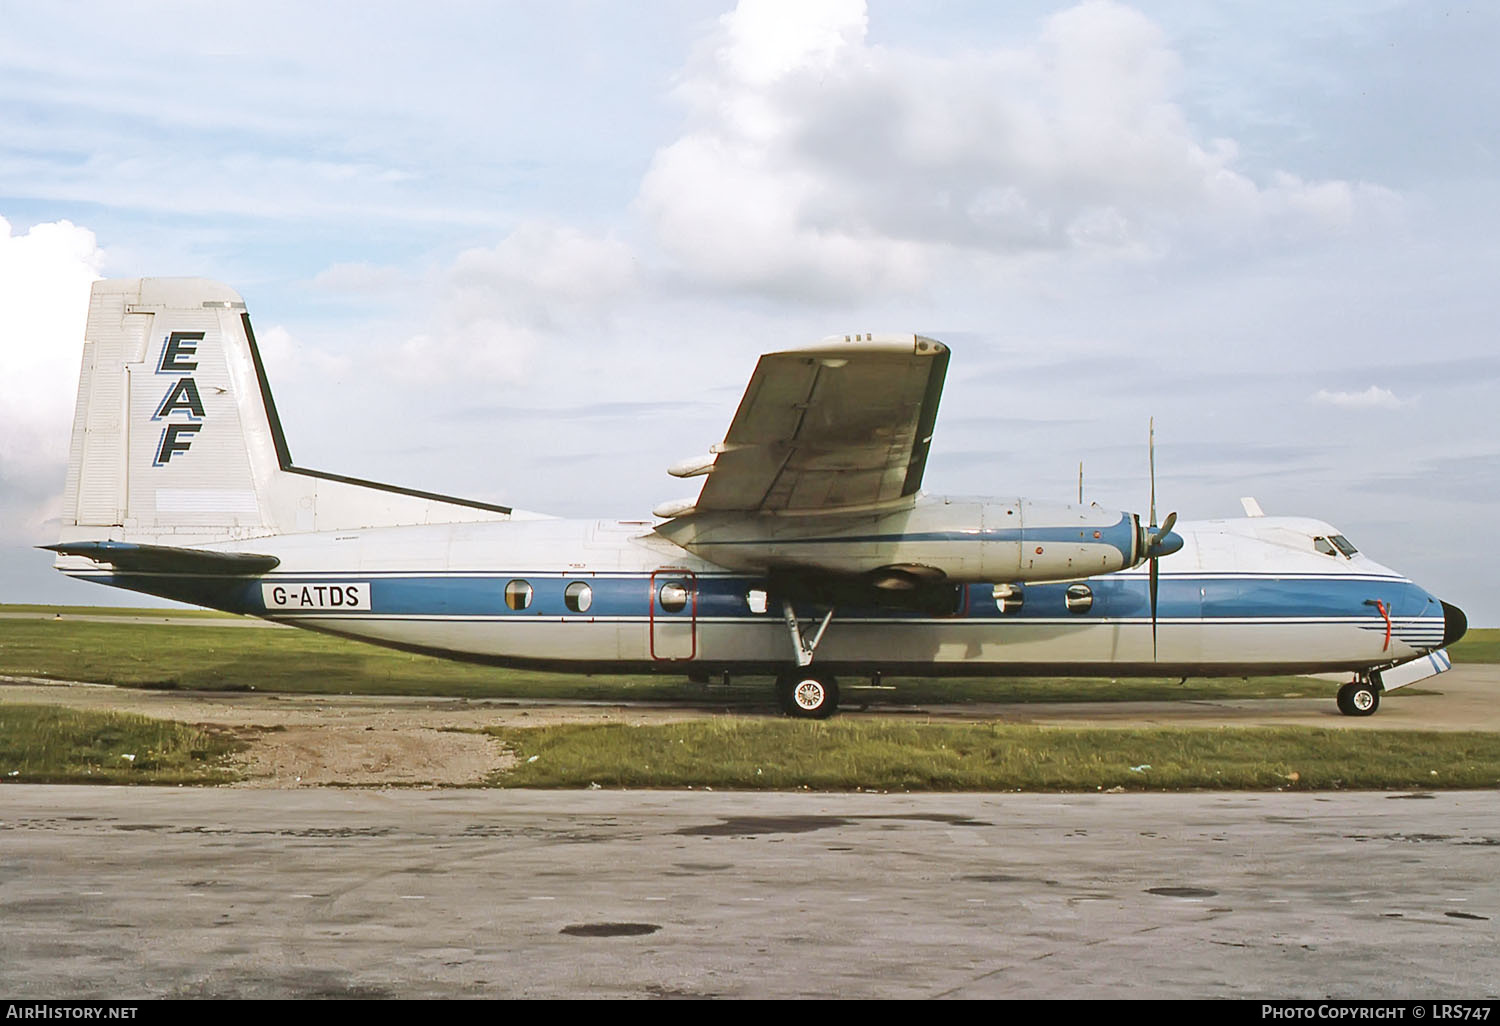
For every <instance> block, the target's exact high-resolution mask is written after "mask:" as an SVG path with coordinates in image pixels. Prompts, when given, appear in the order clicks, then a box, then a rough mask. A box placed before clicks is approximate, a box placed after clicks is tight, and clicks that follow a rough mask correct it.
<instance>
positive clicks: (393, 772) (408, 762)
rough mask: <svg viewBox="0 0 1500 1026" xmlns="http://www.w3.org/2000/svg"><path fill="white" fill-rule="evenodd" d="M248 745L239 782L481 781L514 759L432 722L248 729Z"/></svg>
mask: <svg viewBox="0 0 1500 1026" xmlns="http://www.w3.org/2000/svg"><path fill="white" fill-rule="evenodd" d="M239 734H240V736H241V737H242V738H243V739H244V740H246V741H248V742H249V743H250V747H249V748H248V749H247V750H246V751H244V752H242V753H241V754H240V756H239V757H238V758H237V759H236V760H235V768H236V769H238V770H239V771H240V772H241V773H243V774H244V775H245V779H244V780H243V781H242V782H241V783H239V784H237V785H236V786H238V787H320V786H327V785H330V784H342V785H346V786H354V787H368V786H371V785H392V784H395V785H402V784H404V785H428V786H433V787H453V786H462V785H466V784H480V783H483V782H484V781H485V779H486V778H488V777H489V776H490V775H491V774H493V773H495V772H497V771H500V770H504V769H508V768H510V767H511V766H513V765H515V761H516V759H515V756H514V755H512V754H510V753H509V752H507V751H506V750H505V748H504V746H503V745H501V744H500V742H499V741H497V740H496V739H495V738H493V737H490V736H488V735H485V734H471V733H464V732H460V731H456V730H434V729H432V728H430V727H409V728H405V729H399V730H398V729H395V728H391V727H382V728H376V727H337V726H329V725H317V726H295V727H285V728H280V729H276V730H256V729H246V730H241V731H240V732H239Z"/></svg>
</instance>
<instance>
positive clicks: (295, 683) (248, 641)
mask: <svg viewBox="0 0 1500 1026" xmlns="http://www.w3.org/2000/svg"><path fill="white" fill-rule="evenodd" d="M23 611H27V612H69V613H87V614H89V615H101V616H109V615H111V614H118V615H121V616H140V615H147V616H159V615H165V614H166V613H168V612H170V613H171V615H173V616H175V615H177V614H176V613H175V611H163V610H118V609H89V610H60V609H57V608H56V607H34V606H33V607H17V606H6V607H0V612H23ZM200 615H201V616H203V617H206V618H210V619H211V618H215V617H222V616H223V615H224V614H218V613H202V614H200ZM1494 633H1495V634H1497V635H1500V631H1496V632H1494ZM1496 644H1497V647H1500V641H1497V643H1496ZM0 674H9V675H14V676H25V677H44V678H49V679H53V680H85V681H92V682H95V683H101V684H120V685H126V686H131V687H147V688H185V689H194V690H199V689H201V690H214V691H248V690H257V691H272V692H301V693H317V694H370V695H443V696H452V697H467V698H527V699H547V698H589V699H596V700H600V701H630V700H656V701H672V700H694V701H701V700H703V699H705V698H709V699H711V700H713V701H715V702H718V703H722V704H723V705H724V706H725V707H726V708H734V707H760V706H765V705H768V704H769V703H770V701H771V689H770V686H769V685H770V681H769V679H764V678H762V679H754V678H750V679H743V680H740V681H738V682H737V683H736V684H735V685H733V686H730V687H727V688H725V687H721V686H714V687H705V686H704V685H702V684H692V683H689V682H688V681H687V680H686V679H685V678H684V677H683V676H682V675H681V674H680V672H678V673H673V674H663V675H661V676H651V675H639V676H626V675H610V676H598V677H584V676H579V675H572V674H557V673H540V672H534V671H526V670H510V669H499V668H492V667H483V666H473V665H468V664H464V663H455V662H450V661H448V660H441V659H434V658H431V657H428V656H419V655H410V654H407V653H402V652H395V651H392V650H390V649H383V648H379V647H376V646H373V645H367V644H362V643H360V642H354V641H347V640H344V639H341V638H332V637H328V636H325V635H320V634H313V633H311V632H308V631H289V630H246V629H244V628H243V627H228V626H225V627H213V626H180V625H172V624H162V623H128V622H120V623H108V622H103V623H100V622H90V621H83V620H74V619H51V618H39V619H0ZM843 683H844V702H845V704H846V705H851V706H857V705H860V704H864V703H870V704H885V705H890V704H896V705H912V704H924V703H935V702H941V703H972V702H1046V701H1054V702H1055V701H1080V702H1082V701H1159V700H1170V699H1198V700H1203V699H1217V698H1287V697H1302V696H1321V695H1331V694H1332V692H1333V690H1334V685H1333V684H1331V683H1329V682H1325V681H1315V680H1310V679H1308V678H1304V677H1253V678H1238V677H1236V678H1220V679H1196V678H1195V679H1192V680H1189V681H1187V682H1186V683H1179V681H1178V680H1177V679H1176V678H1143V679H1120V680H1118V681H1117V680H1112V679H1110V678H1107V677H1074V678H1042V677H1015V678H983V677H979V678H931V679H929V678H887V679H886V680H885V681H884V684H885V685H886V688H882V689H879V690H876V689H866V688H861V687H859V686H858V684H859V682H858V681H857V680H855V679H852V678H851V679H848V680H845V681H844V682H843Z"/></svg>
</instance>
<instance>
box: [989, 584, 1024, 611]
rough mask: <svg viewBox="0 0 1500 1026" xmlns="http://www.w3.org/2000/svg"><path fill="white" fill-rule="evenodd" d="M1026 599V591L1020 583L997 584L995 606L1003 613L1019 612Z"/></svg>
mask: <svg viewBox="0 0 1500 1026" xmlns="http://www.w3.org/2000/svg"><path fill="white" fill-rule="evenodd" d="M1025 601H1026V593H1025V592H1023V591H1022V590H1021V586H1020V585H1019V584H997V585H995V607H996V608H997V609H999V610H1000V612H1002V613H1019V612H1020V611H1021V605H1022V603H1024V602H1025Z"/></svg>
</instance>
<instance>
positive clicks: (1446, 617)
mask: <svg viewBox="0 0 1500 1026" xmlns="http://www.w3.org/2000/svg"><path fill="white" fill-rule="evenodd" d="M1468 632H1469V618H1468V617H1467V616H1465V615H1464V611H1463V610H1462V609H1459V608H1458V607H1457V606H1450V605H1449V604H1448V603H1446V602H1444V603H1443V647H1444V648H1447V647H1448V646H1449V645H1451V644H1453V643H1454V642H1455V641H1457V640H1458V639H1459V638H1461V637H1463V636H1464V635H1465V634H1467V633H1468Z"/></svg>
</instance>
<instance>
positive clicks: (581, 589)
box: [563, 581, 594, 613]
mask: <svg viewBox="0 0 1500 1026" xmlns="http://www.w3.org/2000/svg"><path fill="white" fill-rule="evenodd" d="M563 604H564V605H565V606H567V607H568V609H570V610H571V611H573V612H575V613H587V612H588V611H589V606H591V605H593V604H594V589H593V588H590V587H589V586H588V585H587V584H584V583H583V582H582V581H574V582H573V583H572V584H570V585H568V586H567V587H566V588H564V589H563Z"/></svg>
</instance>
